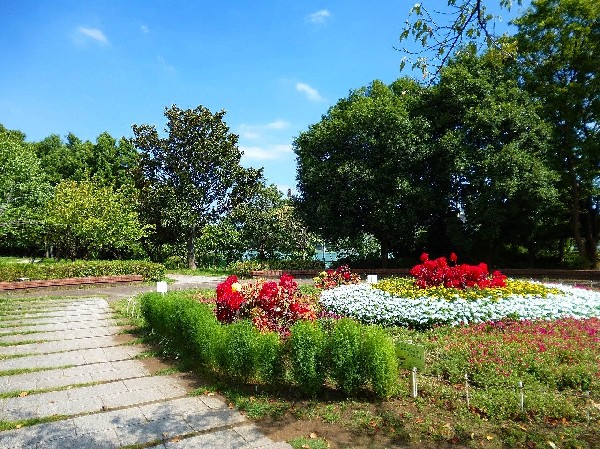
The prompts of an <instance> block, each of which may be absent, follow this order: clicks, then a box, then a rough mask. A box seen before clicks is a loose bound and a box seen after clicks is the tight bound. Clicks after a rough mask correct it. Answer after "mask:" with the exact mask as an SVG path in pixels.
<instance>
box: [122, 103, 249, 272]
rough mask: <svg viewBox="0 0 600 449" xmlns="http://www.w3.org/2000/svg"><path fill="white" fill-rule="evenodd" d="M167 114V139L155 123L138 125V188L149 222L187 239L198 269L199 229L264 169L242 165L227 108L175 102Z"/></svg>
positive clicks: (189, 257) (189, 254) (135, 140)
mask: <svg viewBox="0 0 600 449" xmlns="http://www.w3.org/2000/svg"><path fill="white" fill-rule="evenodd" d="M165 116H166V118H167V126H166V129H165V132H166V134H167V136H166V137H160V136H159V134H158V132H157V130H156V128H155V126H154V125H133V133H134V135H135V137H134V138H133V144H134V145H135V147H136V148H137V149H138V150H139V152H140V165H139V167H140V171H139V176H138V186H139V187H140V191H141V194H142V204H143V205H145V206H148V208H147V217H146V218H147V219H148V221H149V222H150V223H152V224H155V225H157V229H159V230H171V232H176V233H178V234H180V235H181V236H182V237H183V239H184V241H185V243H186V246H187V261H188V267H189V268H191V269H194V268H196V238H197V237H198V234H199V232H200V230H201V229H202V228H203V227H204V226H205V225H207V224H210V223H213V222H215V221H216V220H217V219H218V218H219V217H221V216H222V215H223V214H224V213H225V212H227V211H228V210H230V209H231V207H232V206H233V202H234V201H235V194H236V192H237V191H243V188H241V187H240V184H248V183H252V182H255V181H256V180H257V179H258V178H259V177H260V176H261V173H260V171H257V170H252V169H244V168H243V167H242V166H241V165H240V159H241V156H242V152H241V151H240V150H239V148H238V146H237V140H238V136H237V135H235V134H233V133H231V132H230V131H229V127H228V126H227V124H226V123H225V122H224V121H223V118H224V116H225V111H219V112H216V113H214V114H213V113H212V112H211V111H210V110H209V109H207V108H205V107H203V106H198V107H197V108H195V109H180V108H178V107H177V106H175V105H173V106H171V107H170V108H166V109H165Z"/></svg>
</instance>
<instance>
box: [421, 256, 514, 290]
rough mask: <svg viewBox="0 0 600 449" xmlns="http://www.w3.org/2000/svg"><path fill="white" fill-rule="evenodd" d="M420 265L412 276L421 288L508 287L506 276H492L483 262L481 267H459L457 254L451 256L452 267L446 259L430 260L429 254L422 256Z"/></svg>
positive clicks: (493, 274)
mask: <svg viewBox="0 0 600 449" xmlns="http://www.w3.org/2000/svg"><path fill="white" fill-rule="evenodd" d="M420 259H421V262H422V263H420V264H417V265H415V266H414V267H412V268H411V270H410V274H411V275H412V276H414V277H415V278H416V280H415V285H417V287H419V288H428V287H439V286H443V287H446V288H458V289H461V290H462V289H465V288H471V287H479V288H501V287H506V276H504V275H503V274H502V273H501V272H500V271H494V272H493V273H492V274H491V275H490V273H489V271H488V266H487V265H486V264H485V263H483V262H481V263H480V264H479V265H467V264H461V265H458V264H457V263H456V262H457V260H458V257H457V255H456V254H454V253H451V254H450V261H451V262H452V263H453V265H452V266H450V265H449V264H448V261H447V260H446V258H445V257H438V258H437V259H434V260H431V259H429V254H427V253H423V254H421V257H420Z"/></svg>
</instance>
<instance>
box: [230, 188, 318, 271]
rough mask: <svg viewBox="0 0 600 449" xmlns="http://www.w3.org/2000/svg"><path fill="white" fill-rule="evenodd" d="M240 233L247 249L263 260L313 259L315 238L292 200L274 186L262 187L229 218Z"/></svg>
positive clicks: (236, 208)
mask: <svg viewBox="0 0 600 449" xmlns="http://www.w3.org/2000/svg"><path fill="white" fill-rule="evenodd" d="M229 219H230V220H231V222H232V223H234V224H236V226H237V227H238V228H239V229H241V234H242V239H243V242H244V248H245V249H246V250H249V251H255V252H256V253H257V258H258V259H260V260H265V259H269V260H273V259H279V258H284V259H285V258H299V259H303V260H305V259H307V258H311V257H312V256H313V254H314V243H315V240H316V237H315V236H314V235H312V234H310V233H309V232H308V230H307V229H306V227H305V226H304V225H303V223H302V221H301V220H300V219H299V217H298V216H297V214H296V211H295V207H294V204H293V203H292V202H291V200H290V199H284V197H283V195H282V193H281V192H280V191H279V189H278V188H277V187H276V186H275V185H270V186H265V185H259V186H257V188H256V189H254V190H253V192H252V194H251V195H250V196H249V197H248V198H247V199H246V200H245V201H243V202H240V203H239V204H237V205H236V207H235V208H234V209H233V211H232V213H231V214H230V216H229Z"/></svg>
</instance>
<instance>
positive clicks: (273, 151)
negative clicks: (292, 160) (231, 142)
mask: <svg viewBox="0 0 600 449" xmlns="http://www.w3.org/2000/svg"><path fill="white" fill-rule="evenodd" d="M240 150H242V151H243V153H244V155H243V157H244V158H245V159H253V160H260V161H264V160H275V159H281V158H282V157H283V156H285V155H287V154H289V153H292V146H291V145H269V146H267V147H261V146H251V147H249V146H242V145H240Z"/></svg>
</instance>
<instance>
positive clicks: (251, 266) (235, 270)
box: [227, 260, 325, 277]
mask: <svg viewBox="0 0 600 449" xmlns="http://www.w3.org/2000/svg"><path fill="white" fill-rule="evenodd" d="M324 268H325V264H324V263H323V261H321V260H245V261H240V262H233V263H230V264H229V265H228V266H227V269H228V270H229V271H230V272H231V273H232V274H235V275H236V276H240V277H250V276H251V273H252V271H263V270H323V269H324Z"/></svg>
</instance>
